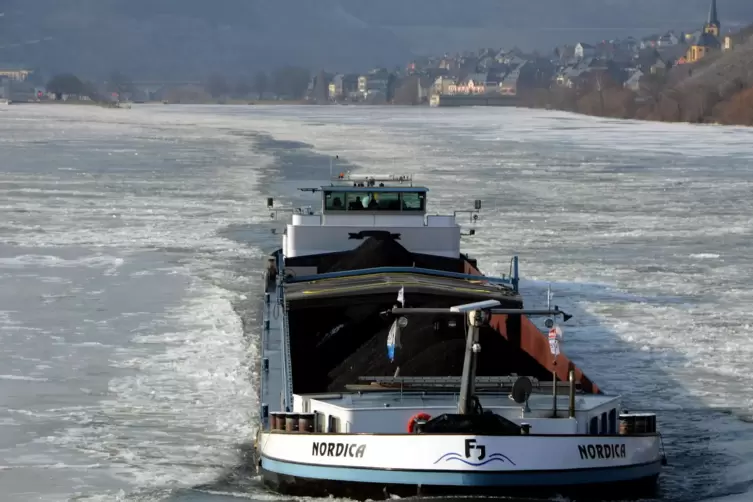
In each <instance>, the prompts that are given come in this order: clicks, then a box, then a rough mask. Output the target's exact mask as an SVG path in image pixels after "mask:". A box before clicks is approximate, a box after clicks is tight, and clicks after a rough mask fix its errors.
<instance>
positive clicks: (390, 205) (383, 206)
mask: <svg viewBox="0 0 753 502" xmlns="http://www.w3.org/2000/svg"><path fill="white" fill-rule="evenodd" d="M368 196H369V197H368V200H367V202H366V205H367V207H368V208H369V209H370V210H372V211H400V194H399V193H396V192H374V193H373V194H372V193H369V194H368ZM371 201H374V202H371Z"/></svg>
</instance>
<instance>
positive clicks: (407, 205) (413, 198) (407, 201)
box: [400, 192, 426, 211]
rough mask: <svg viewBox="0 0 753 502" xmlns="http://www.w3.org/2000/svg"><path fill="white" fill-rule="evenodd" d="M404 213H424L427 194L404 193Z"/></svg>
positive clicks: (402, 197) (402, 196) (402, 195)
mask: <svg viewBox="0 0 753 502" xmlns="http://www.w3.org/2000/svg"><path fill="white" fill-rule="evenodd" d="M400 198H401V199H402V201H403V211H423V210H424V206H425V205H426V194H425V193H423V192H403V193H401V194H400Z"/></svg>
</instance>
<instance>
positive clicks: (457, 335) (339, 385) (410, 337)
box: [328, 316, 517, 392]
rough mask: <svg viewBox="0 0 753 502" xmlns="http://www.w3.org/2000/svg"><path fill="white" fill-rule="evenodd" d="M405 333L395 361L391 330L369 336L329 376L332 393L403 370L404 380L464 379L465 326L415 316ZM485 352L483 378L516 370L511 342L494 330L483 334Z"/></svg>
mask: <svg viewBox="0 0 753 502" xmlns="http://www.w3.org/2000/svg"><path fill="white" fill-rule="evenodd" d="M409 322H410V324H409V325H408V326H407V327H405V328H404V329H403V330H402V332H401V337H400V340H401V345H402V347H400V348H396V349H395V360H394V361H390V360H389V357H388V356H387V337H388V336H389V330H390V326H389V325H385V326H383V327H382V328H381V329H379V328H378V327H375V328H376V329H374V330H371V331H370V332H369V334H368V335H369V338H368V340H367V341H366V342H365V343H363V344H362V345H361V346H360V347H358V349H357V350H355V351H354V352H353V353H352V354H351V355H350V356H349V357H347V359H345V360H344V361H343V362H342V363H341V364H340V365H339V366H337V367H335V368H334V369H333V370H332V371H330V372H329V375H328V376H329V380H330V384H329V386H328V390H329V391H330V392H336V391H342V390H344V389H345V386H346V385H347V384H355V383H358V377H361V376H392V375H394V373H395V370H396V369H397V368H398V367H399V368H400V376H422V377H425V376H438V377H442V376H460V375H462V373H463V360H464V358H465V332H464V329H463V327H462V323H461V322H459V323H457V324H458V325H459V326H456V327H453V328H450V327H448V326H447V323H446V321H445V322H441V321H440V322H438V323H435V319H430V318H424V319H423V320H422V319H421V318H420V317H418V316H414V317H413V318H412V319H411V320H410V321H409ZM480 339H481V340H480V341H481V344H482V346H483V348H484V350H482V351H481V353H480V354H479V360H478V367H477V371H478V374H479V375H486V376H493V375H505V374H507V373H508V372H509V371H514V370H515V369H516V368H515V366H517V365H513V366H512V367H510V366H508V364H506V363H509V362H510V361H507V357H505V355H506V354H509V353H510V347H509V345H508V344H507V341H506V340H505V339H504V338H503V337H502V336H501V335H500V334H499V333H496V332H495V331H493V330H482V332H481V336H480Z"/></svg>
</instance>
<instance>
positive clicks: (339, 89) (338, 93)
mask: <svg viewBox="0 0 753 502" xmlns="http://www.w3.org/2000/svg"><path fill="white" fill-rule="evenodd" d="M355 92H358V75H356V74H353V73H349V74H343V73H339V74H337V75H335V76H334V77H333V78H332V82H331V83H330V84H329V97H330V99H333V100H339V99H343V98H347V97H350V96H351V95H352V94H353V93H355Z"/></svg>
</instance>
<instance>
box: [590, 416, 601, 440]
mask: <svg viewBox="0 0 753 502" xmlns="http://www.w3.org/2000/svg"><path fill="white" fill-rule="evenodd" d="M588 433H589V434H591V435H592V436H596V435H597V434H598V433H599V417H593V418H591V421H590V422H589V427H588Z"/></svg>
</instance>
